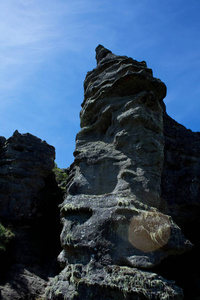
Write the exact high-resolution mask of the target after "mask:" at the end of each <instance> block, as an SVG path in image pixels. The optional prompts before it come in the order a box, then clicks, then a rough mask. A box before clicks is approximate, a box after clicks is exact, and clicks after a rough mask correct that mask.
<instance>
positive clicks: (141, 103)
mask: <svg viewBox="0 0 200 300" xmlns="http://www.w3.org/2000/svg"><path fill="white" fill-rule="evenodd" d="M96 59H97V67H96V68H95V69H94V70H92V71H91V72H88V74H87V76H86V79H85V83H84V91H85V93H84V102H83V104H82V111H81V114H80V116H81V131H80V132H79V133H78V134H77V139H76V150H75V152H74V155H75V160H74V163H73V165H72V166H71V171H70V174H69V179H68V183H67V192H68V193H67V195H66V198H65V200H64V202H63V203H62V205H61V220H62V224H63V230H62V233H61V244H62V247H63V251H62V252H61V254H60V255H59V261H60V263H61V265H62V266H63V268H64V269H63V271H62V272H61V273H60V275H59V276H58V277H56V278H55V280H54V281H52V284H51V286H50V287H49V288H48V290H47V294H46V295H47V298H48V299H84V300H85V299H95V298H96V299H183V292H182V290H181V289H180V288H178V287H176V286H175V285H174V282H171V281H168V280H166V279H164V278H163V277H160V276H159V275H156V274H155V273H153V272H150V270H151V269H152V268H156V266H157V265H159V264H162V263H161V261H162V260H163V259H164V258H165V261H167V259H169V258H167V257H168V256H170V255H177V254H182V253H184V252H187V251H188V250H191V248H192V244H191V242H190V241H189V240H188V239H187V236H186V238H185V236H184V234H183V232H182V230H181V228H180V227H179V226H178V225H183V223H184V222H182V223H181V222H178V225H177V224H176V223H175V219H176V221H179V218H178V217H177V218H175V219H174V218H173V217H175V216H176V212H175V211H174V210H175V207H176V205H177V206H179V208H180V210H181V212H182V215H181V218H180V219H181V220H183V219H184V214H185V212H186V209H187V207H188V205H190V204H189V203H190V200H189V199H192V201H193V203H195V205H196V206H198V207H199V192H200V191H199V184H198V182H199V181H198V179H199V177H198V176H199V164H198V163H199V158H198V153H199V152H198V150H199V148H200V144H199V142H198V141H197V142H196V144H195V145H196V147H195V150H193V151H190V150H189V149H188V153H187V154H186V155H185V156H184V147H185V146H184V145H185V141H186V139H187V138H186V135H185V132H186V131H187V130H186V129H185V128H182V127H181V128H182V129H180V126H179V125H175V123H173V122H174V121H172V120H171V119H169V117H168V116H167V115H166V112H165V105H164V103H163V101H162V100H163V98H164V97H165V95H166V87H165V85H164V83H163V82H161V81H160V80H159V79H156V78H154V77H153V75H152V70H151V69H149V68H147V66H146V63H145V62H141V63H140V62H137V61H135V60H133V59H131V58H128V57H126V56H116V55H114V54H113V53H111V51H109V50H107V49H105V48H104V47H103V46H101V45H99V46H98V47H97V48H96ZM171 125H172V126H171ZM187 132H188V131H187ZM190 135H191V139H192V140H195V138H196V136H194V135H193V134H192V133H190ZM176 136H179V137H180V141H181V143H180V144H179V146H178V148H179V149H180V153H179V151H178V152H177V149H176V141H175V139H176ZM198 138H199V136H198ZM179 154H181V156H179ZM177 158H178V159H177ZM187 161H188V170H189V169H190V167H191V166H195V167H194V168H193V169H192V171H190V174H191V176H190V179H189V182H188V181H187V180H186V181H187V182H185V185H186V186H185V191H187V193H188V194H190V198H189V199H188V200H186V199H185V200H183V199H182V197H181V195H182V194H181V193H179V192H178V191H177V181H178V180H180V174H182V173H183V172H184V171H185V170H184V164H185V163H186V162H187ZM168 176H170V178H168ZM177 176H179V179H178V178H177ZM193 177H194V178H196V179H195V180H196V181H195V183H193V182H194V181H192V180H193V179H194V178H193ZM173 178H176V180H175V181H174V180H173ZM178 187H180V188H181V180H180V183H179V185H178ZM191 192H192V193H193V194H191ZM171 195H173V197H171ZM177 195H178V199H179V200H178V201H177V202H176V196H177ZM182 196H183V195H182ZM180 202H181V205H179V204H180ZM193 207H194V206H193ZM182 208H183V209H182ZM195 211H196V210H195V209H194V211H193V212H192V213H193V218H194V220H196V221H197V214H195ZM177 212H178V214H179V210H177ZM188 217H189V215H188ZM188 220H189V219H188ZM185 232H186V233H187V230H186V231H185ZM141 269H148V272H144V271H141ZM161 273H162V272H161Z"/></svg>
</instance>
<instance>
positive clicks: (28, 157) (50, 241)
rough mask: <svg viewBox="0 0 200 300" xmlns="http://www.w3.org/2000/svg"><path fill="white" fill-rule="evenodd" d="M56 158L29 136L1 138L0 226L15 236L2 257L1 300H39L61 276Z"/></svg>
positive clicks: (45, 144)
mask: <svg viewBox="0 0 200 300" xmlns="http://www.w3.org/2000/svg"><path fill="white" fill-rule="evenodd" d="M54 158H55V149H54V147H52V146H50V145H48V144H47V143H46V142H45V141H42V140H40V139H39V138H37V137H35V136H33V135H31V134H29V133H27V134H20V133H19V132H18V131H15V132H14V134H13V136H12V137H11V138H9V139H8V140H6V139H5V138H3V137H1V138H0V222H1V223H3V225H4V226H5V227H6V228H7V227H8V228H10V230H11V232H12V234H13V235H14V239H12V241H11V244H10V245H8V246H7V248H6V251H4V252H0V263H1V273H0V275H1V276H0V299H3V300H8V299H12V300H14V299H16V300H17V299H36V298H37V297H38V298H39V297H40V296H42V295H43V294H44V290H45V287H46V285H47V282H48V277H49V276H54V275H55V274H56V272H58V270H59V268H58V265H57V264H56V256H57V255H58V253H59V251H60V247H59V231H60V226H59V211H58V204H59V202H61V199H62V195H61V193H60V190H59V188H58V186H57V183H56V181H55V177H54V173H53V172H52V169H53V167H54Z"/></svg>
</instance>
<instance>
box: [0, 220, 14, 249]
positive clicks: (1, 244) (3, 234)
mask: <svg viewBox="0 0 200 300" xmlns="http://www.w3.org/2000/svg"><path fill="white" fill-rule="evenodd" d="M13 237H14V233H13V232H12V231H11V230H10V229H8V228H5V227H4V226H3V225H2V224H1V223H0V252H2V251H6V246H7V244H8V243H9V242H10V241H11V240H12V239H13Z"/></svg>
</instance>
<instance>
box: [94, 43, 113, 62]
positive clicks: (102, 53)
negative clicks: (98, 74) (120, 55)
mask: <svg viewBox="0 0 200 300" xmlns="http://www.w3.org/2000/svg"><path fill="white" fill-rule="evenodd" d="M95 51H96V60H97V64H98V63H99V62H100V61H101V60H102V59H103V58H104V57H106V56H107V55H108V54H109V53H112V52H111V51H110V50H108V49H106V48H105V47H104V46H102V45H98V46H97V47H96V49H95Z"/></svg>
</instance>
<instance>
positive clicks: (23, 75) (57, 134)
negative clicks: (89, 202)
mask: <svg viewBox="0 0 200 300" xmlns="http://www.w3.org/2000/svg"><path fill="white" fill-rule="evenodd" d="M199 9H200V4H199V2H198V1H196V0H191V1H190V2H188V1H187V0H176V1H173V3H172V1H168V0H163V1H162V2H161V1H160V0H152V1H149V0H141V1H134V0H109V1H107V0H95V1H94V0H73V1H71V0H17V1H16V0H1V1H0V120H1V121H0V135H4V136H6V137H9V136H10V135H11V134H12V133H13V131H14V130H16V129H18V130H19V131H21V132H30V133H33V134H35V135H37V136H38V137H40V138H43V139H46V140H47V142H49V143H52V144H53V145H54V146H55V147H56V149H57V152H58V155H57V157H59V153H62V154H61V156H63V150H62V149H63V145H62V142H61V141H63V144H64V143H65V145H68V147H69V148H70V147H71V148H70V151H68V152H71V153H72V152H73V149H72V148H73V147H74V139H75V135H76V133H77V131H78V130H79V111H80V108H81V107H80V104H81V102H82V100H83V87H82V86H83V80H84V78H85V75H86V72H87V71H90V70H91V69H93V68H94V67H95V65H96V62H95V58H94V57H95V52H94V49H95V47H96V46H97V45H98V44H99V43H100V44H103V45H104V46H105V47H107V48H109V49H110V50H111V51H113V52H114V53H115V54H119V55H127V56H131V57H133V58H134V59H137V60H140V61H141V60H146V61H147V65H148V67H150V68H152V69H153V71H154V76H155V77H159V78H161V80H163V81H164V82H165V83H166V85H167V88H168V96H167V97H166V100H165V101H166V103H167V109H168V111H169V113H170V114H171V112H172V114H171V115H172V116H173V117H174V118H175V119H176V118H177V117H178V118H179V121H181V122H183V123H184V120H186V119H187V120H188V119H189V117H190V115H192V116H193V119H195V118H196V120H197V119H198V113H197V111H198V109H197V108H198V106H199V104H198V103H199V99H198V98H199V95H200V94H199V90H198V85H199V84H198V83H199V80H200V78H199V76H200V73H199V70H200V55H199V53H200V52H199V47H200V36H199V29H200V21H199V16H198V11H199ZM188 99H189V101H188ZM190 99H192V102H193V103H191V100H190ZM180 107H181V110H182V113H180V111H179V110H180ZM196 124H197V122H196ZM189 126H190V124H189ZM191 126H192V124H191ZM195 128H197V126H196V127H195ZM66 155H67V157H68V153H66ZM61 160H62V161H63V160H64V158H63V157H61ZM70 160H71V156H70ZM62 164H63V163H62ZM67 164H69V162H68V163H66V165H67ZM66 165H65V166H66Z"/></svg>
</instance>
